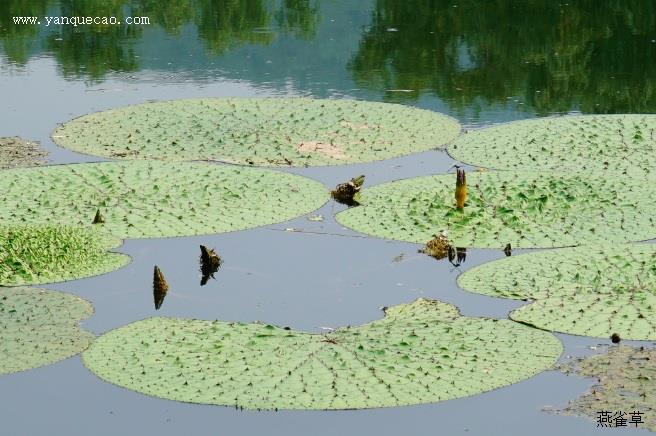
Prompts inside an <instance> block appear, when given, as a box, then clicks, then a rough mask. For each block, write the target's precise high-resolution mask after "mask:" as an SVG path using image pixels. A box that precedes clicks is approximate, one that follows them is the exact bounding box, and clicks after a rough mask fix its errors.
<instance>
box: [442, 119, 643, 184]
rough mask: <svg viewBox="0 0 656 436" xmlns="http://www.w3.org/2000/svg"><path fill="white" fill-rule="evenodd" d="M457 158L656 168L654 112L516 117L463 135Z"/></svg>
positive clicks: (482, 162)
mask: <svg viewBox="0 0 656 436" xmlns="http://www.w3.org/2000/svg"><path fill="white" fill-rule="evenodd" d="M449 154H451V155H452V156H453V157H454V158H455V159H458V160H460V161H462V162H467V163H469V164H472V165H477V166H482V167H488V168H495V169H510V170H530V169H533V170H537V171H545V170H572V171H587V172H590V173H595V174H596V173H598V172H601V174H605V173H607V172H616V173H617V172H627V173H630V174H637V175H638V174H640V175H645V174H654V173H655V171H654V168H656V115H593V116H590V115H585V116H566V117H558V118H542V119H535V120H528V121H516V122H512V123H507V124H502V125H498V126H494V127H489V128H484V129H480V130H476V131H473V132H470V133H467V134H466V135H462V136H461V137H459V138H458V139H457V140H456V141H454V142H453V144H451V146H450V147H449Z"/></svg>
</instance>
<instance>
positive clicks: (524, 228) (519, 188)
mask: <svg viewBox="0 0 656 436" xmlns="http://www.w3.org/2000/svg"><path fill="white" fill-rule="evenodd" d="M467 182H468V183H467V190H468V197H467V206H466V207H465V208H464V210H458V209H457V208H456V207H455V204H454V198H453V176H452V175H438V176H430V177H417V178H412V179H405V180H399V181H395V182H391V183H385V184H382V185H378V186H374V187H372V188H368V189H364V190H363V191H362V193H361V199H360V204H361V206H359V207H356V208H352V209H348V210H346V211H343V212H341V213H339V214H337V220H338V221H339V222H340V223H341V224H343V225H345V226H347V227H350V228H352V229H354V230H357V231H360V232H363V233H367V234H371V235H374V236H378V237H383V238H389V239H397V240H401V241H409V242H416V243H425V242H426V241H428V240H429V239H430V238H431V237H432V235H434V234H435V233H437V232H440V231H443V230H445V231H448V234H449V240H450V241H451V244H452V245H454V246H457V247H479V248H503V247H505V246H507V244H511V245H512V247H514V248H538V247H544V248H550V247H565V246H572V245H580V244H584V243H595V242H627V241H640V240H645V239H649V238H653V237H656V222H654V219H653V218H652V216H651V215H652V212H653V210H655V209H656V183H648V182H644V183H635V182H634V181H633V180H631V179H630V178H629V177H627V176H622V175H620V174H612V175H611V174H608V175H606V176H603V177H602V176H594V175H587V174H581V173H543V174H539V173H536V172H531V173H528V172H485V173H470V174H469V177H468V180H467Z"/></svg>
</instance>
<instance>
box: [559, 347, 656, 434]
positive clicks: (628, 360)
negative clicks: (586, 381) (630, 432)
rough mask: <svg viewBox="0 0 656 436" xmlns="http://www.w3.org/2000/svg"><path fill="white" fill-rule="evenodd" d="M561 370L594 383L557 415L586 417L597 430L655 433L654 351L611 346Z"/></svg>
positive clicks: (655, 365) (655, 351) (655, 373)
mask: <svg viewBox="0 0 656 436" xmlns="http://www.w3.org/2000/svg"><path fill="white" fill-rule="evenodd" d="M561 370H562V371H563V372H565V373H575V374H577V375H580V376H583V377H595V378H596V379H597V382H596V383H595V385H594V386H593V387H592V389H591V390H590V391H589V392H588V393H586V394H585V395H583V396H581V397H579V398H577V399H576V400H574V401H572V402H570V403H569V404H568V405H567V407H565V408H564V409H563V410H561V411H560V412H561V413H563V414H567V415H581V416H587V417H589V418H591V419H593V420H595V421H597V422H598V423H599V426H600V427H601V426H604V427H616V426H617V424H620V426H621V427H624V426H625V428H626V427H628V428H647V429H650V430H651V431H656V389H654V380H656V350H654V349H649V348H633V347H627V346H611V347H609V348H608V350H607V352H606V353H604V354H598V355H594V356H590V357H585V358H579V359H576V360H575V361H571V362H568V363H567V364H566V365H563V366H562V367H561ZM600 412H608V413H607V414H605V415H601V414H600ZM636 412H640V413H636ZM623 420H624V421H623ZM600 421H603V422H600ZM621 424H623V425H621Z"/></svg>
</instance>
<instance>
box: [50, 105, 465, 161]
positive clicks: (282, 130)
mask: <svg viewBox="0 0 656 436" xmlns="http://www.w3.org/2000/svg"><path fill="white" fill-rule="evenodd" d="M459 132H460V125H459V124H458V122H457V121H456V120H454V119H453V118H451V117H447V116H445V115H442V114H438V113H436V112H432V111H427V110H422V109H416V108H412V107H407V106H402V105H394V104H388V103H374V102H365V101H355V100H345V99H342V100H320V99H308V98H265V99H258V98H240V99H228V98H214V99H199V100H176V101H166V102H156V103H146V104H140V105H136V106H128V107H124V108H119V109H113V110H109V111H105V112H99V113H94V114H90V115H85V116H83V117H80V118H77V119H74V120H72V121H69V122H68V123H66V124H64V125H63V126H62V127H60V128H58V129H57V130H56V131H55V132H54V134H53V140H54V141H55V142H57V143H58V144H60V145H61V146H63V147H66V148H70V149H72V150H75V151H78V152H82V153H89V154H93V155H97V156H106V157H113V158H121V159H153V158H158V159H167V160H204V159H207V160H221V161H225V162H232V163H239V164H249V165H260V166H290V165H292V166H314V165H335V164H337V165H340V164H346V163H355V162H368V161H373V160H382V159H388V158H391V157H396V156H402V155H406V154H410V153H414V152H419V151H426V150H430V149H434V148H438V147H440V146H443V145H444V144H446V143H447V142H449V141H451V140H453V139H454V138H455V137H456V136H457V135H458V133H459Z"/></svg>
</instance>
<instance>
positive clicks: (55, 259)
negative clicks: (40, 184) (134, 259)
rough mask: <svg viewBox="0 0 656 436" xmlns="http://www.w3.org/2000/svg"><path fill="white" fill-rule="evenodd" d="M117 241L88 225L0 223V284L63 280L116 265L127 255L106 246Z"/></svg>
mask: <svg viewBox="0 0 656 436" xmlns="http://www.w3.org/2000/svg"><path fill="white" fill-rule="evenodd" d="M120 244H121V241H120V240H119V239H116V238H114V237H111V236H108V235H106V234H104V233H100V232H98V231H95V229H89V228H81V227H66V226H52V227H51V226H9V227H5V226H0V286H16V285H28V284H29V285H36V284H42V283H54V282H62V281H66V280H75V279H79V278H83V277H89V276H93V275H97V274H104V273H106V272H109V271H113V270H115V269H119V268H121V267H122V266H124V265H127V264H128V262H129V261H130V258H129V257H128V256H126V255H123V254H118V253H108V252H107V250H108V249H110V248H114V247H117V246H119V245H120Z"/></svg>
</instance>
